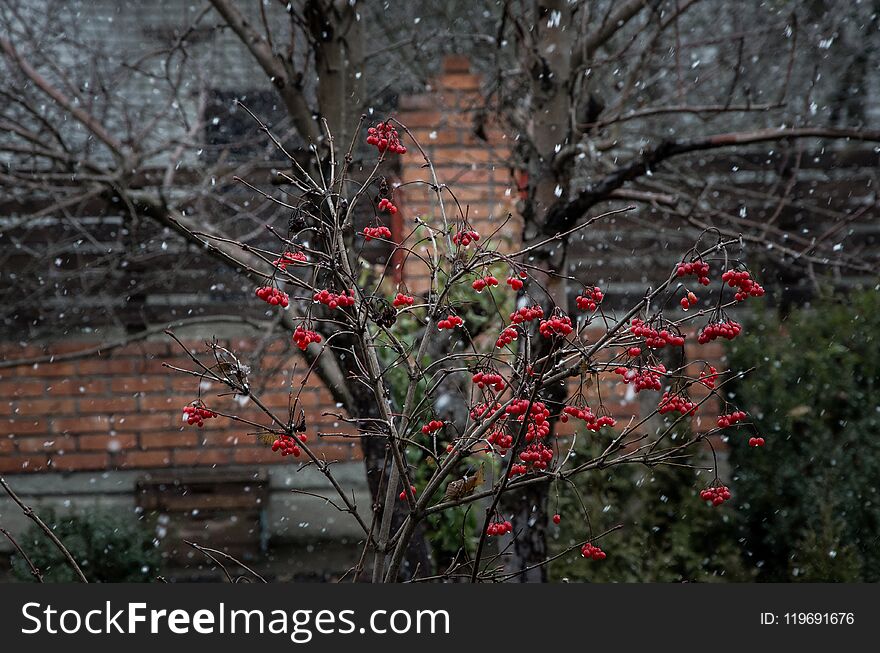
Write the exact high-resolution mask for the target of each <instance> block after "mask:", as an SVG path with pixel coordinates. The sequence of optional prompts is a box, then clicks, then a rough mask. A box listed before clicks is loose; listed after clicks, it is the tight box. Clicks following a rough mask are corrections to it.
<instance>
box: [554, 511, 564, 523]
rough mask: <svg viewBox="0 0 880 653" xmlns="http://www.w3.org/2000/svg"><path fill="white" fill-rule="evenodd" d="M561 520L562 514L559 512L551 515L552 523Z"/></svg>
mask: <svg viewBox="0 0 880 653" xmlns="http://www.w3.org/2000/svg"><path fill="white" fill-rule="evenodd" d="M561 521H562V516H561V515H560V514H559V513H556V514H555V515H553V523H554V524H558V523H559V522H561Z"/></svg>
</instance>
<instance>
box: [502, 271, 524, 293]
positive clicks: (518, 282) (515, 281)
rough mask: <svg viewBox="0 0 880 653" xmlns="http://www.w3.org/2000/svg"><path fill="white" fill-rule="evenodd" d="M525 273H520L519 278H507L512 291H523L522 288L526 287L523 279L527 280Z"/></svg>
mask: <svg viewBox="0 0 880 653" xmlns="http://www.w3.org/2000/svg"><path fill="white" fill-rule="evenodd" d="M526 276H527V275H526V273H525V272H520V273H519V277H514V276H509V277H507V281H506V283H507V285H508V286H510V288H511V289H512V290H522V287H523V286H524V285H525V284H524V283H523V279H525V278H526Z"/></svg>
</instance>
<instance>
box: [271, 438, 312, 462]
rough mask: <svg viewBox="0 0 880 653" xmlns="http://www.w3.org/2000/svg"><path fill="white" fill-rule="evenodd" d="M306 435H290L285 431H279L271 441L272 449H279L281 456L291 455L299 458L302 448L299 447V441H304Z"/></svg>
mask: <svg viewBox="0 0 880 653" xmlns="http://www.w3.org/2000/svg"><path fill="white" fill-rule="evenodd" d="M305 441H306V436H305V435H300V436H291V435H287V434H286V433H280V434H279V435H278V437H277V438H276V439H275V442H273V443H272V451H280V452H281V455H282V456H293V457H294V458H299V455H300V454H301V453H302V450H301V449H300V448H299V444H300V442H305Z"/></svg>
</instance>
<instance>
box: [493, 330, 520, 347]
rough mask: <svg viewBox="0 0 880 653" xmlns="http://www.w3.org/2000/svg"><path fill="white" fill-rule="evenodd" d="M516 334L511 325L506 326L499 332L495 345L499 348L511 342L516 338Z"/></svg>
mask: <svg viewBox="0 0 880 653" xmlns="http://www.w3.org/2000/svg"><path fill="white" fill-rule="evenodd" d="M517 337H518V334H517V332H516V329H514V328H513V327H507V328H506V329H504V331H502V332H501V335H500V336H498V340H496V341H495V346H496V347H498V348H499V349H501V348H502V347H504V346H505V345H509V344H510V343H511V342H513V341H514V340H516V339H517Z"/></svg>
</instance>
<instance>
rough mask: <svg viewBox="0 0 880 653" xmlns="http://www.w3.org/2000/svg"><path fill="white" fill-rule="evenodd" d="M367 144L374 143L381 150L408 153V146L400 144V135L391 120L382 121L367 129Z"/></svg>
mask: <svg viewBox="0 0 880 653" xmlns="http://www.w3.org/2000/svg"><path fill="white" fill-rule="evenodd" d="M367 145H373V146H374V147H375V148H376V149H377V150H379V152H385V151H388V152H392V153H394V154H406V147H404V146H403V145H401V144H400V135H399V134H398V133H397V129H395V128H394V126H393V125H392V124H391V122H390V121H388V122H380V123H378V124H377V125H376V126H375V127H370V128H369V129H368V130H367Z"/></svg>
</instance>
